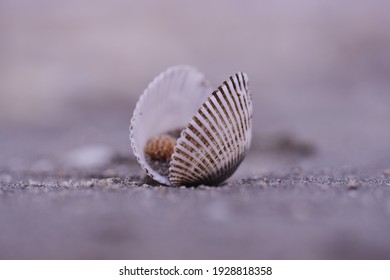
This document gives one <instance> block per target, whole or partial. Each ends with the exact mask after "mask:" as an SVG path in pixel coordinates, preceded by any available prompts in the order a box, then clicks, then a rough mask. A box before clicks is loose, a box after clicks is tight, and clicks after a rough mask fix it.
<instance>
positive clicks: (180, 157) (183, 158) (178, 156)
mask: <svg viewBox="0 0 390 280" xmlns="http://www.w3.org/2000/svg"><path fill="white" fill-rule="evenodd" d="M178 148H182V147H181V146H180V147H178ZM187 155H188V154H187ZM172 157H173V159H175V161H182V162H187V163H188V164H194V162H193V161H191V160H195V161H196V163H197V165H195V166H196V168H198V169H202V170H203V172H204V173H208V169H207V168H206V166H205V165H204V163H203V162H201V161H200V160H199V159H198V158H193V157H190V158H187V157H186V156H184V155H182V153H179V152H177V153H176V154H175V155H173V156H172Z"/></svg>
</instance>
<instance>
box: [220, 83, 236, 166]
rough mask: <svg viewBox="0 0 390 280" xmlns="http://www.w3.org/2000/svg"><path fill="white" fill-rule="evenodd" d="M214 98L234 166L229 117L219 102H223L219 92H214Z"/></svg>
mask: <svg viewBox="0 0 390 280" xmlns="http://www.w3.org/2000/svg"><path fill="white" fill-rule="evenodd" d="M215 98H216V100H217V103H216V104H215V105H216V106H217V108H218V110H219V111H218V112H219V113H220V115H221V117H222V119H223V122H224V125H225V128H226V129H227V133H226V137H227V140H228V143H229V149H230V152H231V153H230V154H231V155H232V156H231V161H232V162H231V164H234V158H235V157H236V154H235V143H234V138H233V132H232V124H231V121H230V119H229V116H228V114H227V112H226V109H225V108H222V107H225V106H224V105H223V102H222V101H221V100H223V96H222V93H221V91H217V92H216V95H215Z"/></svg>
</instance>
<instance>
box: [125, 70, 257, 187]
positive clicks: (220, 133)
mask: <svg viewBox="0 0 390 280" xmlns="http://www.w3.org/2000/svg"><path fill="white" fill-rule="evenodd" d="M251 137H252V101H251V96H250V93H249V88H248V77H247V75H246V74H245V73H242V72H238V73H237V74H235V75H233V76H231V77H230V78H229V79H228V80H227V81H225V82H223V83H222V85H221V86H220V87H218V89H217V90H215V91H213V89H212V88H211V87H210V85H209V83H208V82H207V81H206V79H205V78H204V76H203V74H201V73H200V72H198V71H197V70H195V69H193V68H192V67H189V66H175V67H172V68H169V69H167V70H166V71H164V72H163V73H161V74H160V75H158V76H157V77H156V78H155V79H154V80H153V81H152V82H151V83H150V84H149V86H148V87H147V88H146V90H145V91H144V93H143V94H142V95H141V97H140V99H139V101H138V103H137V105H136V108H135V110H134V114H133V118H132V120H131V124H130V141H131V146H132V148H133V152H134V155H135V156H136V158H137V160H138V162H139V163H140V165H141V167H142V168H143V169H144V170H145V171H146V173H147V174H148V175H149V176H150V177H152V178H153V179H154V180H156V181H158V182H160V183H161V184H165V185H173V186H181V185H186V186H194V185H199V184H206V185H216V184H219V183H221V182H223V181H224V180H226V179H227V178H228V177H230V176H231V175H232V174H233V173H234V172H235V171H236V169H237V168H238V166H239V165H240V163H241V162H242V161H243V159H244V158H245V155H246V154H247V152H248V150H249V147H250V143H251Z"/></svg>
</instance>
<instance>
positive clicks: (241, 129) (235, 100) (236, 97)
mask: <svg viewBox="0 0 390 280" xmlns="http://www.w3.org/2000/svg"><path fill="white" fill-rule="evenodd" d="M230 85H231V81H230V80H229V81H228V82H226V87H227V88H228V90H229V92H230V95H231V98H232V103H233V104H234V108H235V112H236V113H237V115H238V118H239V122H237V123H236V124H237V126H238V129H239V131H240V139H241V140H240V141H241V143H245V141H246V135H245V132H244V127H243V123H242V120H243V118H244V116H243V115H242V111H240V110H239V109H238V100H237V99H238V98H240V97H239V96H238V95H237V94H234V93H233V91H232V90H231V88H230ZM240 150H241V152H243V149H242V147H241V149H240ZM244 151H245V149H244Z"/></svg>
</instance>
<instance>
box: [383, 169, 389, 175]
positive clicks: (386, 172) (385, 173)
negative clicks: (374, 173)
mask: <svg viewBox="0 0 390 280" xmlns="http://www.w3.org/2000/svg"><path fill="white" fill-rule="evenodd" d="M383 174H384V175H385V176H389V177H390V168H387V169H385V170H384V171H383Z"/></svg>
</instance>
